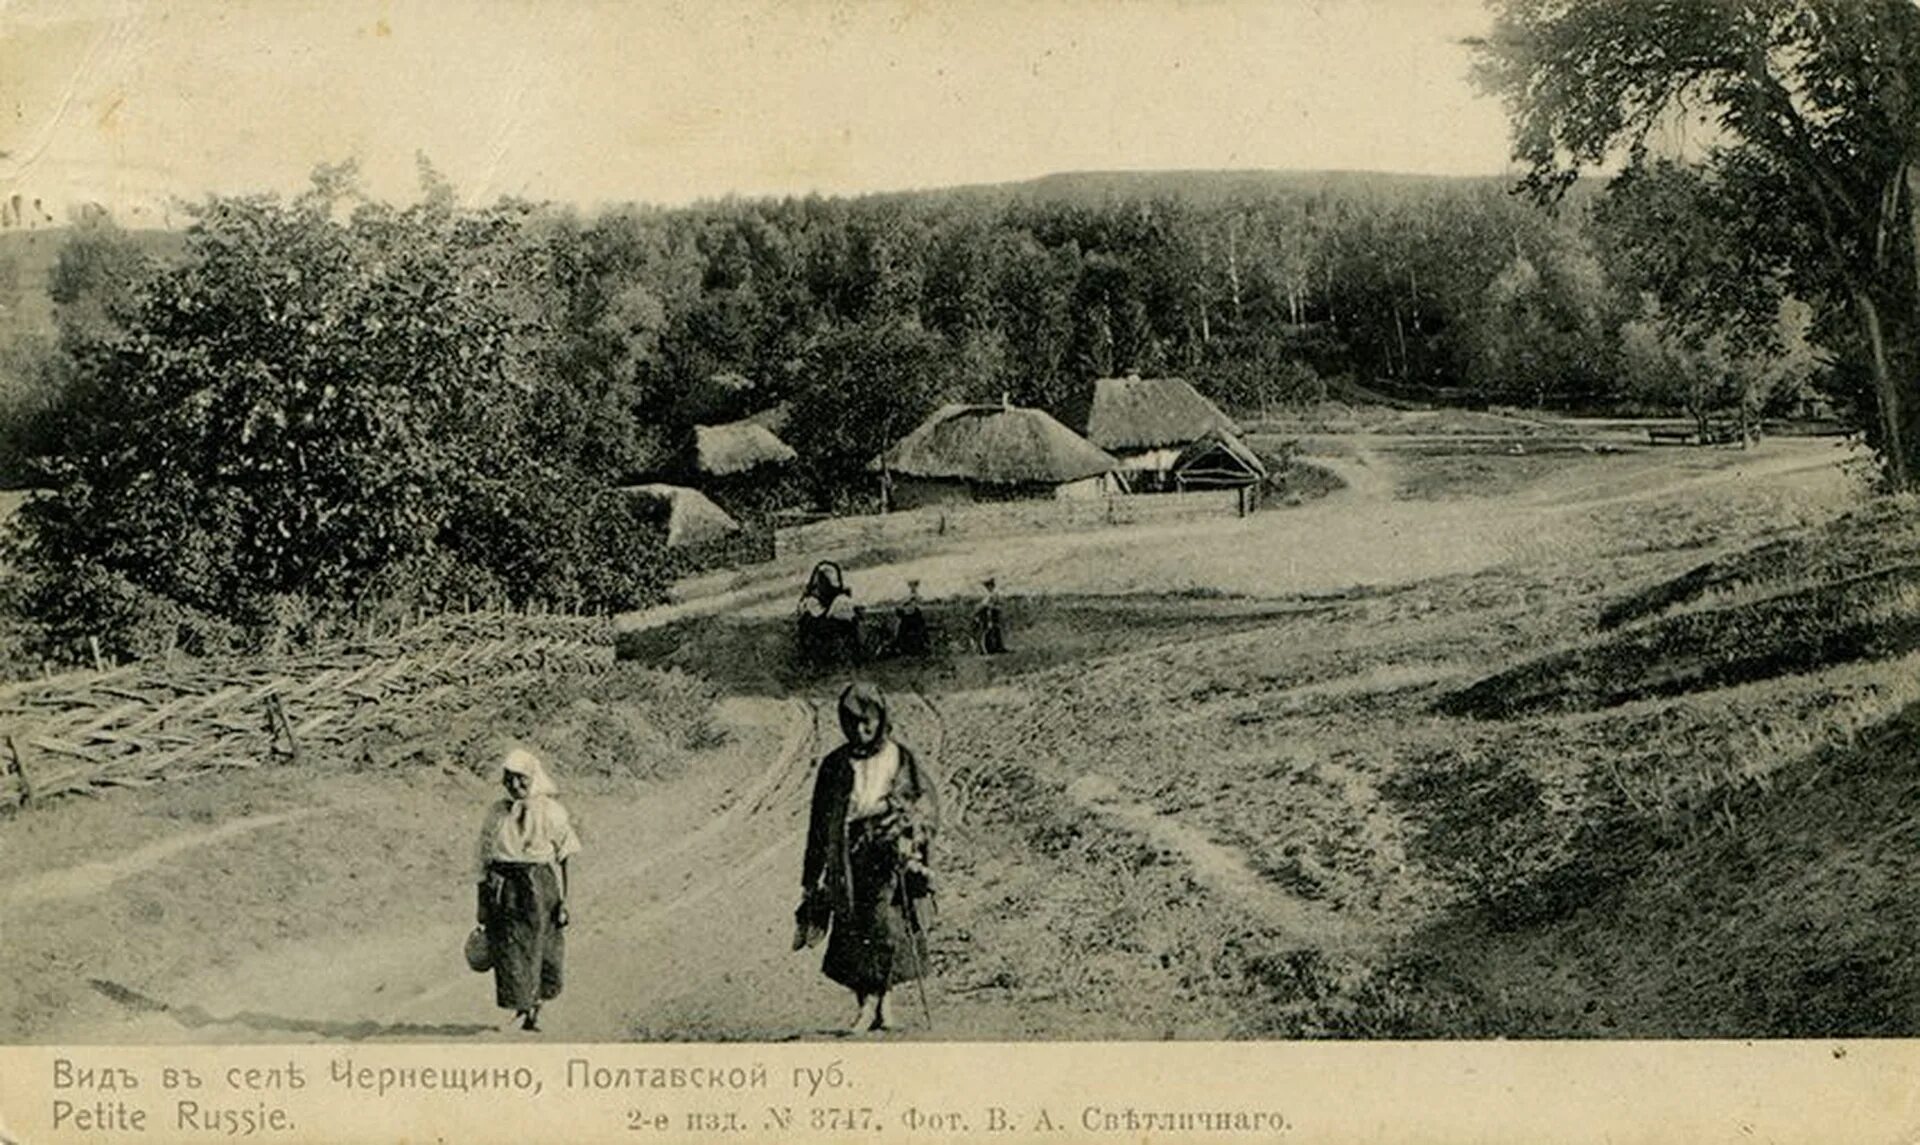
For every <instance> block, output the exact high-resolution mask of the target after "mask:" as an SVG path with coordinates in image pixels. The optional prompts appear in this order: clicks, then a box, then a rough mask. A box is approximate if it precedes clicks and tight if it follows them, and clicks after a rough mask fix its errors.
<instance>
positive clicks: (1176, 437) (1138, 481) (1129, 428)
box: [1085, 375, 1238, 489]
mask: <svg viewBox="0 0 1920 1145" xmlns="http://www.w3.org/2000/svg"><path fill="white" fill-rule="evenodd" d="M1085 421H1086V427H1087V440H1088V441H1090V442H1092V443H1093V444H1094V445H1097V446H1099V447H1100V448H1101V449H1104V450H1106V451H1107V452H1108V453H1111V454H1112V455H1113V456H1114V457H1115V458H1117V459H1118V460H1119V462H1120V465H1121V470H1122V474H1123V476H1124V477H1125V478H1126V479H1127V481H1128V483H1129V484H1130V485H1133V486H1138V487H1143V488H1149V489H1166V488H1172V487H1173V484H1174V483H1173V480H1172V473H1173V468H1174V463H1175V462H1176V461H1177V460H1179V457H1180V454H1181V451H1182V450H1184V449H1186V448H1187V447H1188V446H1189V445H1191V444H1193V443H1194V442H1197V441H1200V440H1201V439H1203V438H1206V437H1208V436H1210V435H1213V434H1216V433H1224V434H1227V435H1229V436H1231V435H1233V434H1235V433H1237V432H1238V427H1236V426H1235V425H1234V424H1233V419H1232V418H1229V417H1228V416H1227V415H1226V414H1224V413H1221V412H1220V408H1219V407H1218V406H1216V405H1214V404H1213V403H1212V402H1210V401H1208V400H1207V399H1206V397H1205V396H1203V395H1202V394H1201V393H1200V391H1199V390H1196V389H1194V388H1193V386H1192V385H1190V384H1188V383H1187V382H1186V381H1185V380H1184V379H1181V378H1142V377H1139V376H1138V375H1131V376H1128V377H1125V378H1101V379H1099V380H1098V381H1095V382H1094V383H1093V392H1092V394H1091V396H1090V397H1089V398H1088V401H1087V406H1086V419H1085Z"/></svg>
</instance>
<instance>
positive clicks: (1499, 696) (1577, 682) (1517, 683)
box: [1436, 565, 1920, 719]
mask: <svg viewBox="0 0 1920 1145" xmlns="http://www.w3.org/2000/svg"><path fill="white" fill-rule="evenodd" d="M1917 605H1920V565H1904V566H1899V567H1895V568H1892V569H1886V570H1882V571H1879V572H1873V573H1868V574H1865V575H1861V576H1854V577H1848V578H1846V579H1844V580H1840V581H1836V582H1833V583H1828V584H1821V585H1816V586H1813V587H1809V588H1805V589H1801V590H1798V591H1793V592H1787V593H1783V594H1781V595H1778V596H1773V597H1768V598H1765V599H1761V600H1755V601H1750V602H1746V603H1739V604H1732V605H1727V606H1724V607H1719V608H1709V609H1702V610H1700V611H1696V612H1684V613H1679V614H1676V615H1671V616H1667V617H1663V618H1661V619H1658V620H1654V621H1649V622H1647V623H1645V624H1642V625H1639V626H1637V627H1634V628H1630V629H1626V630H1623V631H1618V632H1616V633H1614V634H1613V635H1611V636H1606V637H1602V638H1600V639H1597V640H1594V641H1591V642H1589V643H1587V644H1584V645H1580V646H1577V647H1574V648H1571V649H1566V650H1563V651H1560V652H1556V653H1553V654H1550V655H1547V656H1544V657H1541V658H1539V659H1536V660H1533V661H1531V662H1528V663H1525V664H1521V665H1519V666H1517V667H1514V668H1510V669H1507V670H1505V671H1502V672H1498V673H1495V674H1494V675H1492V676H1489V677H1487V678H1485V679H1483V680H1480V681H1479V682H1477V683H1475V684H1473V685H1471V686H1469V687H1467V688H1464V689H1461V690H1459V691H1456V692H1453V693H1451V694H1449V695H1447V696H1444V697H1442V698H1441V700H1440V701H1439V702H1438V704H1437V705H1436V706H1437V708H1438V710H1440V711H1441V712H1444V713H1446V714H1449V715H1460V716H1475V717H1480V718H1490V719H1498V718H1505V717H1511V716H1516V715H1525V714H1529V713H1539V712H1570V711H1580V710H1584V709H1590V708H1597V707H1608V706H1613V705H1618V704H1623V703H1627V702H1629V701H1631V700H1637V699H1644V698H1647V697H1651V696H1671V695H1678V694H1682V693H1687V692H1697V691H1704V690H1707V689H1711V688H1721V687H1726V686H1729V685H1733V684H1740V683H1745V682H1748V681H1753V680H1764V679H1770V678H1773V677H1776V676H1780V675H1783V674H1789V673H1796V672H1809V671H1814V670H1817V669H1819V668H1823V667H1827V666H1829V665H1834V664H1843V663H1848V662H1850V661H1854V660H1862V659H1878V658H1885V657H1891V656H1898V655H1902V654H1904V653H1906V652H1908V651H1911V650H1912V649H1914V648H1916V647H1920V607H1916V606H1917Z"/></svg>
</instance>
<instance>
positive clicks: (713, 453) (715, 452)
mask: <svg viewBox="0 0 1920 1145" xmlns="http://www.w3.org/2000/svg"><path fill="white" fill-rule="evenodd" d="M796 456H798V455H797V454H795V453H794V452H793V447H792V446H790V445H788V444H787V443H786V442H784V441H781V440H780V439H779V438H778V437H775V436H774V434H773V431H772V430H770V429H768V428H767V427H766V426H764V425H761V424H759V423H758V422H755V421H750V420H749V421H732V422H728V423H727V424H725V425H699V426H695V427H694V429H693V464H694V469H695V470H696V471H698V472H699V473H700V474H702V475H703V476H707V477H732V476H735V475H737V474H741V473H746V472H747V471H749V470H752V469H757V468H759V467H760V466H762V465H784V464H786V463H787V462H789V461H792V460H793V459H794V458H795V457H796Z"/></svg>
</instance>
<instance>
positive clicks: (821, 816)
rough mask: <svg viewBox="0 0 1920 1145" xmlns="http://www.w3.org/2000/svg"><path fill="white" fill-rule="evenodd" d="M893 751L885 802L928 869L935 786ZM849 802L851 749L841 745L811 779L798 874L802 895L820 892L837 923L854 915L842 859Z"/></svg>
mask: <svg viewBox="0 0 1920 1145" xmlns="http://www.w3.org/2000/svg"><path fill="white" fill-rule="evenodd" d="M898 746H899V747H900V768H899V770H898V771H895V772H894V773H893V784H892V786H890V787H889V788H888V789H887V799H888V801H889V802H890V803H892V804H893V805H894V806H895V807H897V808H901V809H903V810H904V811H905V812H906V814H907V816H908V817H909V818H910V819H911V821H912V822H913V824H914V831H915V836H916V838H917V839H918V840H919V851H920V861H921V862H923V863H927V862H929V861H930V860H931V851H932V842H933V837H934V835H935V833H936V832H937V831H938V830H939V827H940V792H939V784H938V782H937V781H936V780H935V779H934V776H933V773H932V772H931V771H929V770H928V768H927V766H926V765H925V764H923V763H921V762H920V760H919V758H918V757H917V756H915V755H914V753H913V752H912V751H911V750H910V749H909V748H907V747H906V746H905V745H898ZM852 799H853V749H852V748H851V747H850V746H848V745H845V744H842V745H841V746H839V747H837V748H835V749H833V750H832V751H830V752H828V753H827V756H826V758H825V759H822V760H821V761H820V771H819V773H818V774H817V775H816V776H815V777H814V782H813V807H812V811H811V814H810V815H809V817H808V821H807V855H806V860H805V862H804V863H803V864H802V867H801V873H800V886H801V889H802V890H803V891H806V892H808V893H810V894H811V893H813V892H814V891H816V890H819V891H822V892H824V896H825V900H826V902H827V904H828V905H829V906H830V907H831V909H832V911H833V913H834V914H835V915H836V916H838V917H840V918H846V917H848V916H849V915H850V914H851V913H852V912H853V873H852V867H851V865H850V863H849V862H848V853H847V806H848V804H849V803H850V802H851V801H852Z"/></svg>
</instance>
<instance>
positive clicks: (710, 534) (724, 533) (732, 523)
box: [626, 485, 740, 548]
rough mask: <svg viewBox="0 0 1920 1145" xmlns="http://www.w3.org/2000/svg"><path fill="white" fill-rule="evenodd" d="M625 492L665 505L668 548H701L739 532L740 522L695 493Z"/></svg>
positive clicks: (678, 488) (666, 488)
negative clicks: (699, 546)
mask: <svg viewBox="0 0 1920 1145" xmlns="http://www.w3.org/2000/svg"><path fill="white" fill-rule="evenodd" d="M626 491H627V492H628V493H631V494H633V495H634V496H637V497H651V498H653V499H655V500H658V501H664V502H666V504H667V547H668V548H680V547H683V546H686V545H703V544H706V543H707V542H709V541H718V540H723V539H725V538H726V537H729V536H731V535H733V534H734V533H737V532H739V531H740V522H738V521H736V520H734V519H733V518H732V517H729V516H727V513H726V510H724V509H722V508H720V506H718V505H716V504H714V503H713V502H712V501H709V500H708V499H707V495H706V494H704V493H702V492H700V491H699V490H698V489H689V488H687V487H686V486H684V485H630V486H628V487H627V489H626Z"/></svg>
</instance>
